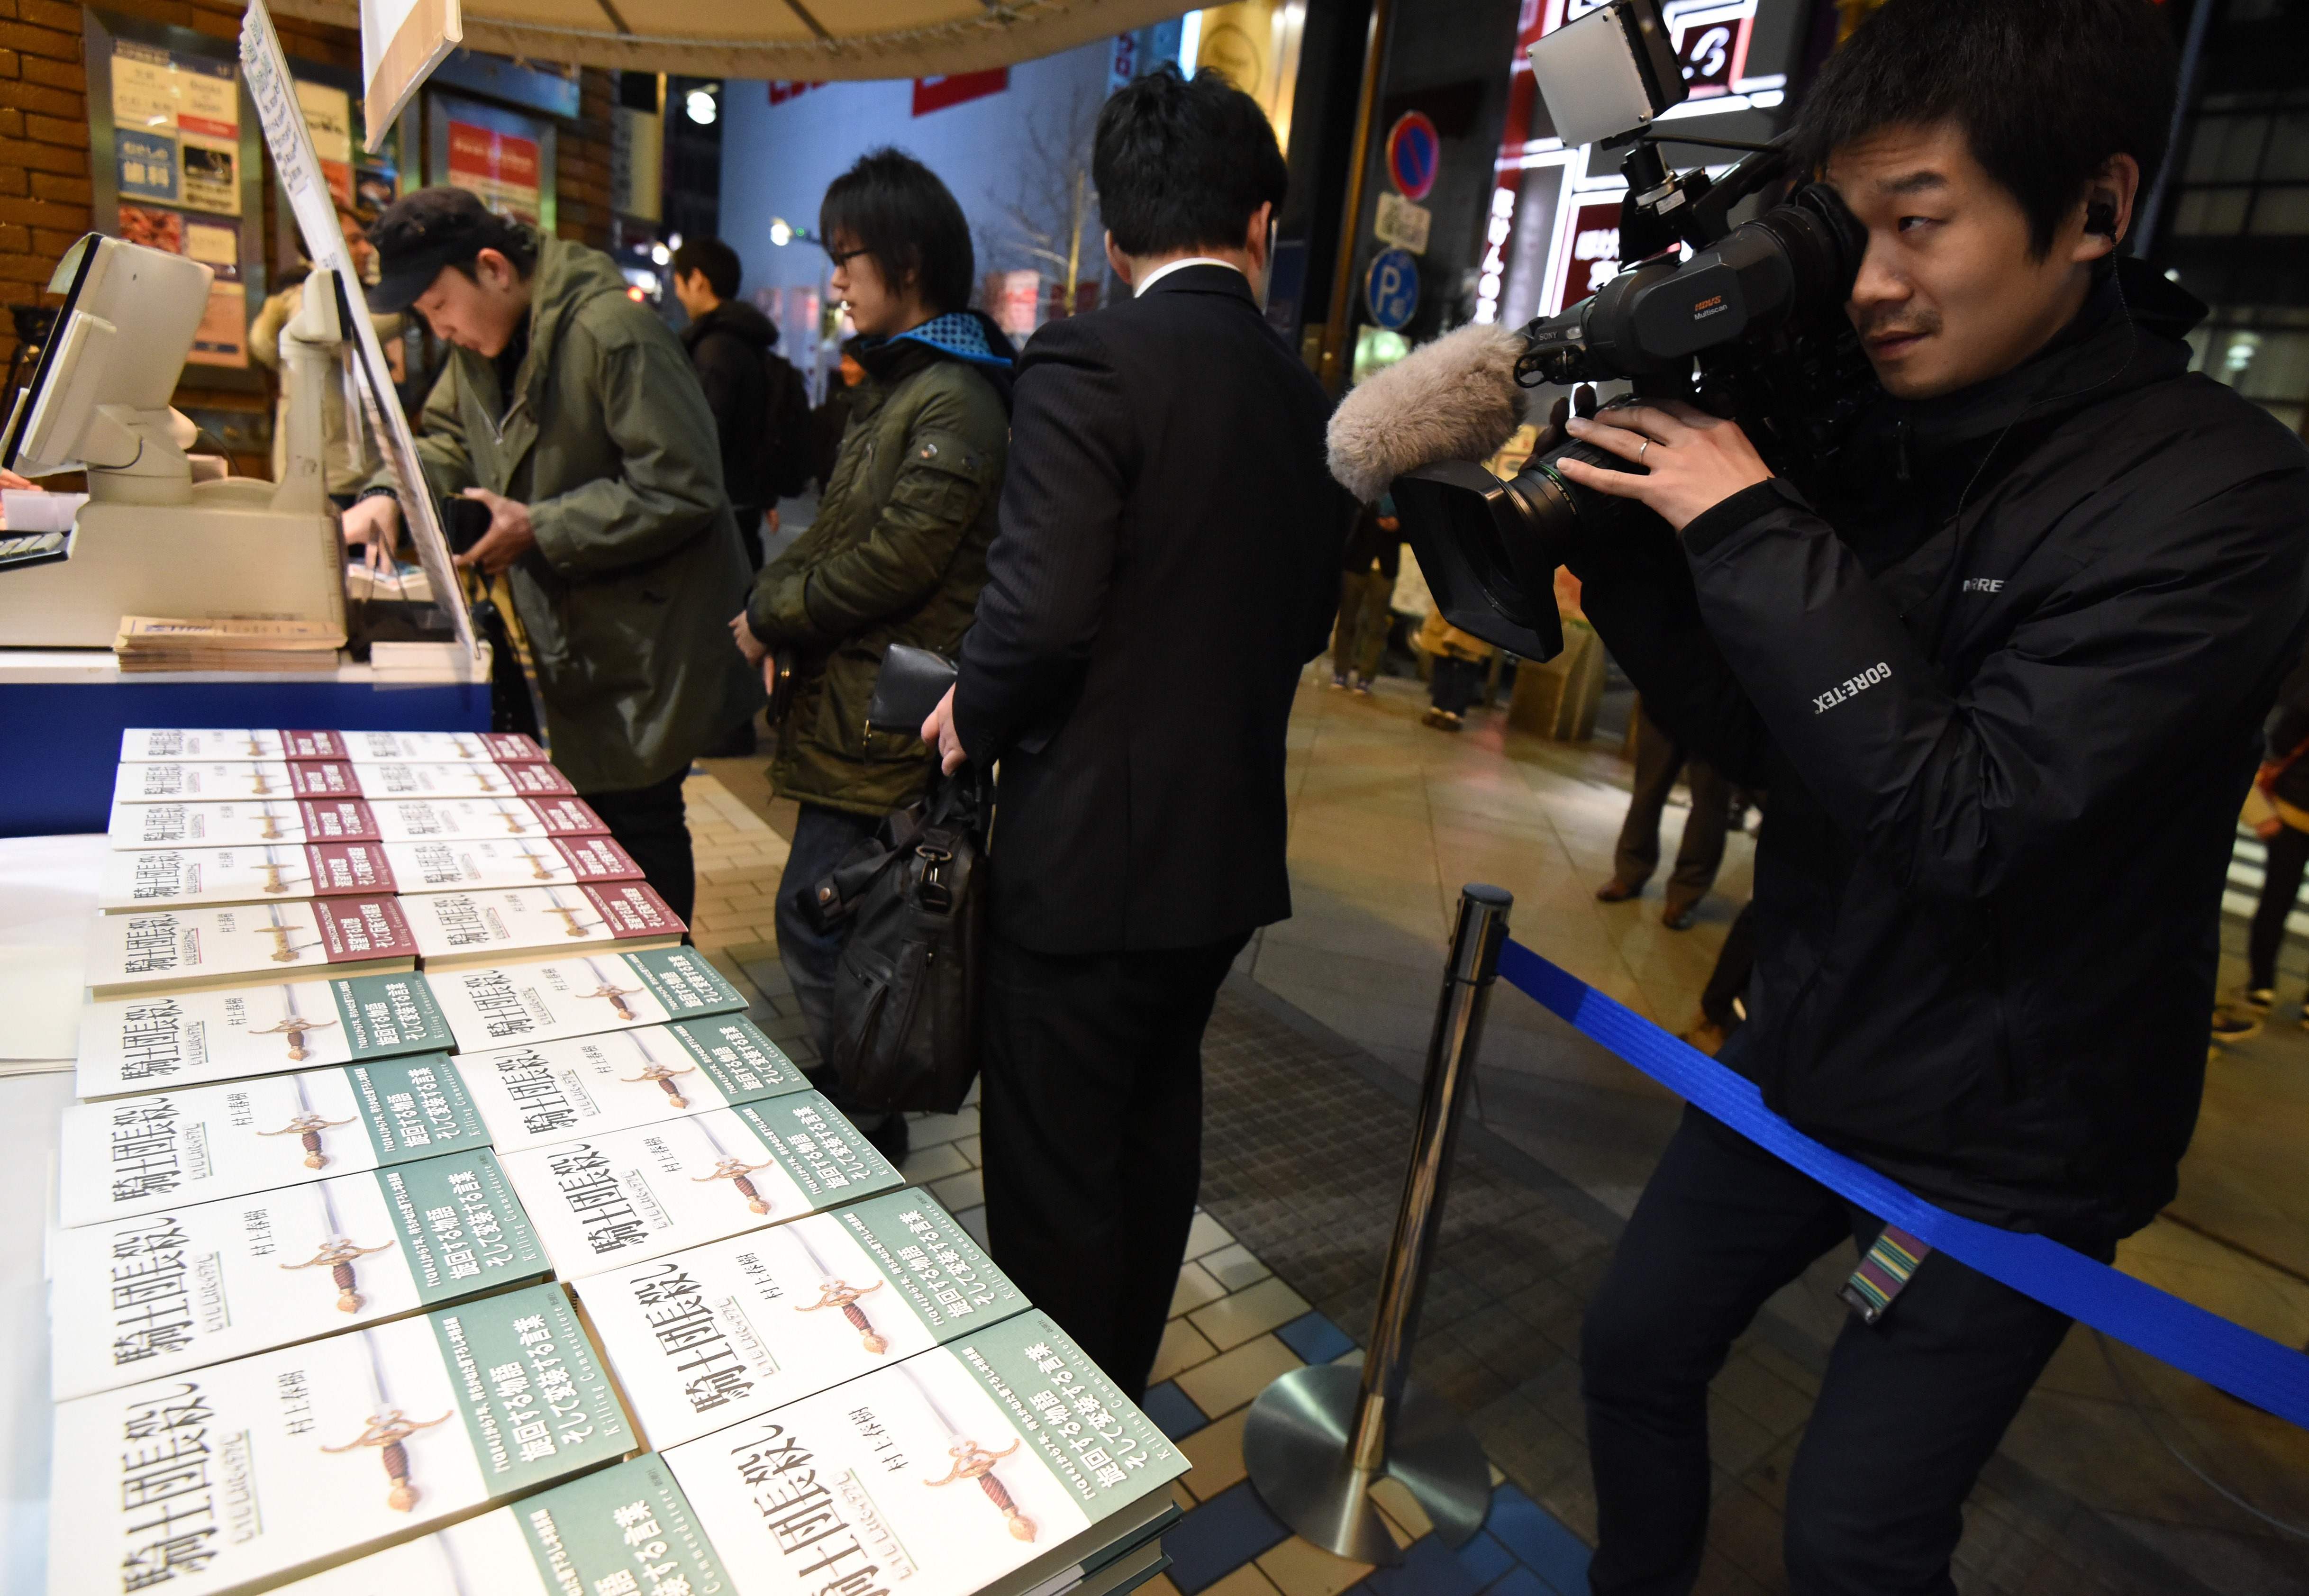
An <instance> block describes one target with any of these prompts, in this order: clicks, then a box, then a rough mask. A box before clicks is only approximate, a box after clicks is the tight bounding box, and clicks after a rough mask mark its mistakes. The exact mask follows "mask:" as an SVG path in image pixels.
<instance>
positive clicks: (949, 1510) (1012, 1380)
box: [664, 1309, 1187, 1596]
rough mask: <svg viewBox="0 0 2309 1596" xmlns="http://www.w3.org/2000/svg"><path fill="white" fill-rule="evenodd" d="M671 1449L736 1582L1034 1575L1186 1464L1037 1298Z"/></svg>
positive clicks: (744, 1587)
mask: <svg viewBox="0 0 2309 1596" xmlns="http://www.w3.org/2000/svg"><path fill="white" fill-rule="evenodd" d="M664 1456H665V1460H666V1462H667V1463H668V1464H670V1466H671V1468H672V1470H673V1477H674V1479H675V1480H678V1481H679V1482H680V1485H681V1488H682V1490H683V1491H684V1492H685V1493H687V1495H688V1497H689V1500H690V1503H691V1505H693V1506H694V1507H695V1508H696V1511H697V1519H698V1523H700V1524H702V1525H703V1526H704V1527H705V1533H706V1534H707V1535H708V1536H709V1537H710V1538H711V1539H712V1540H713V1544H714V1546H715V1548H716V1549H718V1550H719V1551H720V1552H721V1554H722V1564H723V1566H725V1567H727V1568H728V1569H729V1571H730V1574H731V1580H732V1582H733V1583H734V1588H735V1591H736V1592H737V1596H818V1593H819V1592H825V1591H828V1590H843V1589H853V1590H858V1591H881V1592H889V1593H890V1596H970V1593H972V1592H979V1591H982V1590H985V1589H986V1588H987V1587H989V1586H995V1585H998V1584H999V1586H1000V1587H1001V1588H1004V1589H1011V1590H1016V1589H1022V1588H1026V1587H1027V1586H1028V1585H1029V1584H1030V1583H1031V1582H1032V1581H1033V1580H1034V1579H1037V1578H1040V1577H1047V1575H1048V1574H1055V1573H1058V1572H1059V1571H1061V1570H1064V1569H1068V1568H1071V1567H1075V1566H1078V1565H1079V1564H1080V1563H1081V1562H1082V1560H1083V1558H1084V1557H1085V1556H1086V1555H1088V1554H1090V1553H1093V1552H1094V1551H1096V1550H1097V1549H1100V1548H1102V1547H1104V1546H1106V1545H1108V1544H1110V1543H1111V1542H1112V1541H1114V1540H1118V1539H1119V1538H1120V1537H1121V1535H1123V1534H1124V1533H1125V1532H1127V1531H1126V1529H1125V1526H1126V1524H1127V1523H1128V1522H1129V1520H1130V1518H1131V1517H1132V1515H1133V1514H1146V1513H1147V1512H1149V1511H1150V1510H1154V1511H1159V1509H1160V1508H1162V1507H1165V1506H1167V1505H1168V1503H1167V1502H1166V1501H1162V1500H1161V1499H1160V1498H1163V1497H1166V1496H1167V1494H1168V1492H1167V1489H1166V1488H1167V1487H1168V1486H1169V1484H1170V1482H1171V1481H1172V1480H1175V1479H1177V1478H1178V1477H1179V1476H1180V1475H1181V1474H1183V1473H1185V1472H1186V1471H1187V1461H1186V1459H1185V1458H1183V1457H1181V1456H1180V1454H1179V1451H1178V1448H1177V1447H1175V1446H1173V1445H1172V1444H1171V1442H1170V1441H1169V1440H1168V1439H1167V1438H1166V1437H1165V1436H1163V1432H1162V1431H1161V1430H1159V1429H1157V1428H1155V1425H1154V1423H1153V1421H1152V1420H1150V1419H1148V1418H1147V1417H1146V1415H1145V1414H1144V1413H1142V1412H1140V1411H1138V1410H1137V1408H1136V1407H1134V1406H1133V1405H1132V1404H1131V1403H1130V1402H1129V1400H1128V1399H1126V1398H1125V1397H1124V1396H1123V1394H1122V1393H1121V1392H1120V1391H1118V1390H1117V1389H1116V1388H1115V1386H1114V1385H1113V1383H1112V1382H1111V1381H1110V1380H1108V1379H1107V1377H1106V1376H1104V1375H1103V1374H1102V1373H1101V1372H1100V1371H1099V1368H1098V1366H1097V1365H1095V1364H1094V1363H1093V1362H1092V1361H1091V1359H1090V1358H1089V1357H1088V1355H1086V1354H1085V1352H1084V1351H1083V1350H1082V1349H1081V1348H1079V1347H1077V1346H1076V1345H1075V1344H1074V1342H1071V1341H1069V1340H1068V1338H1067V1336H1066V1333H1064V1332H1063V1331H1061V1330H1060V1329H1059V1327H1058V1325H1057V1324H1053V1323H1052V1322H1051V1319H1050V1317H1049V1316H1047V1315H1045V1314H1042V1313H1041V1312H1040V1311H1037V1310H1031V1309H1030V1310H1029V1311H1027V1312H1025V1313H1023V1314H1019V1315H1016V1316H1013V1317H1011V1318H1007V1319H1004V1320H1000V1321H999V1322H997V1323H995V1324H989V1325H986V1326H983V1327H982V1328H980V1329H977V1330H974V1331H973V1332H972V1333H970V1334H968V1335H967V1336H964V1337H962V1338H960V1339H958V1340H955V1341H951V1342H947V1344H946V1345H945V1346H943V1347H939V1348H937V1349H934V1350H930V1351H927V1352H921V1353H918V1354H916V1355H915V1356H914V1357H912V1358H909V1359H905V1360H904V1362H902V1363H896V1364H893V1365H891V1366H889V1367H886V1368H880V1369H877V1370H875V1371H874V1372H873V1373H872V1374H869V1375H862V1376H860V1377H859V1378H857V1379H855V1380H852V1381H850V1382H849V1383H848V1384H846V1385H837V1386H835V1387H834V1388H833V1389H831V1390H828V1391H821V1392H819V1393H817V1395H815V1396H807V1397H803V1398H802V1399H801V1400H800V1401H799V1402H789V1403H787V1404H786V1405H785V1406H783V1407H782V1408H779V1409H777V1410H775V1411H773V1412H769V1413H765V1414H764V1415H762V1416H760V1417H758V1418H755V1419H747V1420H745V1421H744V1422H743V1423H740V1424H736V1425H733V1426H731V1428H728V1429H724V1430H717V1431H715V1432H714V1433H713V1434H712V1435H710V1436H705V1437H704V1438H703V1439H700V1440H696V1441H691V1442H689V1443H688V1444H687V1445H680V1446H675V1447H672V1448H670V1449H669V1450H668V1451H667V1452H666V1453H665V1454H664ZM843 1582H849V1583H846V1584H845V1583H843Z"/></svg>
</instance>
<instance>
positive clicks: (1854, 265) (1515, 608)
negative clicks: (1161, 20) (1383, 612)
mask: <svg viewBox="0 0 2309 1596" xmlns="http://www.w3.org/2000/svg"><path fill="white" fill-rule="evenodd" d="M1530 55H1531V63H1532V69H1533V72H1534V73H1535V77H1536V79H1537V82H1538V86H1539V91H1540V93H1541V95H1542V96H1543V98H1544V99H1545V101H1546V104H1547V108H1548V112H1549V114H1550V116H1552V118H1553V120H1554V123H1555V127H1556V131H1557V133H1558V134H1560V135H1561V137H1562V139H1563V142H1565V143H1566V144H1578V143H1589V142H1596V143H1600V145H1601V146H1602V147H1603V148H1605V149H1613V148H1619V147H1624V148H1625V150H1626V155H1625V157H1624V158H1623V160H1621V172H1622V173H1623V174H1624V176H1625V177H1626V178H1627V184H1628V194H1627V197H1626V199H1625V200H1623V201H1622V202H1621V212H1620V240H1621V259H1622V260H1628V261H1634V262H1637V263H1638V264H1636V265H1634V266H1632V267H1631V268H1630V269H1629V270H1627V271H1624V272H1621V273H1620V274H1619V275H1618V276H1616V277H1614V278H1613V279H1612V280H1610V281H1609V282H1606V283H1605V284H1604V286H1603V287H1602V288H1601V289H1598V290H1597V291H1596V293H1594V294H1593V295H1591V296H1589V297H1588V298H1587V299H1585V300H1583V301H1581V302H1580V303H1579V304H1578V305H1577V306H1573V307H1572V308H1571V309H1570V310H1567V311H1565V312H1564V313H1563V314H1561V315H1557V316H1554V317H1552V318H1548V319H1544V320H1536V321H1534V322H1532V323H1531V324H1529V325H1528V326H1526V327H1525V328H1524V329H1523V334H1522V336H1523V339H1524V348H1523V350H1522V353H1521V355H1520V356H1519V357H1518V358H1517V360H1516V364H1515V382H1516V383H1517V384H1518V385H1519V386H1522V387H1533V386H1536V385H1537V384H1542V383H1557V384H1581V383H1593V382H1601V381H1609V380H1613V379H1621V378H1625V379H1629V380H1630V383H1631V385H1632V387H1633V390H1634V396H1635V397H1637V398H1639V399H1664V398H1673V399H1683V400H1688V401H1691V402H1692V403H1694V404H1697V405H1698V406H1699V407H1700V408H1701V409H1702V410H1707V411H1708V412H1709V413H1710V414H1712V415H1717V416H1725V417H1728V418H1733V419H1735V420H1737V421H1738V422H1739V423H1740V425H1741V427H1742V428H1743V430H1744V431H1746V433H1747V434H1748V436H1749V437H1750V438H1751V440H1752V441H1753V442H1754V444H1755V445H1756V448H1757V451H1758V453H1760V454H1761V455H1762V456H1763V457H1764V460H1765V461H1766V462H1767V463H1768V464H1769V465H1770V466H1771V467H1772V469H1773V470H1775V471H1777V472H1781V473H1784V474H1786V475H1788V476H1790V477H1792V478H1794V479H1796V480H1798V481H1800V482H1801V481H1803V480H1804V479H1806V478H1807V477H1812V476H1816V475H1818V474H1820V473H1821V472H1823V471H1824V470H1827V469H1828V468H1829V466H1830V465H1831V463H1832V462H1833V461H1834V458H1835V456H1836V454H1837V453H1838V450H1839V448H1840V447H1841V445H1842V444H1843V442H1844V439H1845V438H1846V436H1847V435H1848V433H1849V432H1850V430H1851V427H1852V424H1853V422H1854V421H1855V419H1856V418H1858V416H1859V414H1860V413H1861V411H1862V410H1863V409H1864V406H1865V404H1866V403H1867V401H1868V399H1869V397H1870V395H1871V394H1872V393H1873V392H1875V388H1876V382H1875V376H1874V374H1873V372H1872V369H1871V368H1870V367H1869V365H1868V360H1867V356H1866V353H1865V351H1864V349H1863V347H1862V345H1861V343H1860V340H1859V337H1858V335H1857V334H1856V333H1855V332H1854V330H1853V328H1852V326H1851V324H1850V323H1849V321H1848V320H1847V318H1846V315H1845V312H1844V305H1845V301H1846V299H1847V298H1850V296H1851V291H1852V283H1853V279H1854V277H1855V275H1856V273H1857V272H1858V271H1859V267H1860V260H1861V256H1862V254H1863V253H1864V250H1865V248H1866V245H1867V235H1866V231H1865V229H1864V228H1863V227H1862V226H1861V224H1860V222H1859V221H1858V220H1856V219H1855V217H1854V216H1853V215H1852V213H1851V212H1850V211H1848V210H1846V208H1845V205H1844V203H1843V201H1842V200H1841V199H1840V198H1838V195H1837V194H1836V192H1835V191H1834V190H1833V189H1830V188H1828V187H1827V186H1825V185H1821V184H1819V183H1813V182H1802V183H1799V184H1797V185H1795V186H1794V189H1793V191H1792V192H1791V193H1789V194H1787V196H1786V198H1785V199H1783V200H1782V201H1781V202H1780V203H1777V204H1775V205H1773V206H1771V207H1770V208H1769V209H1768V210H1767V211H1764V213H1763V214H1762V215H1760V216H1759V217H1757V218H1756V219H1755V220H1751V221H1747V222H1743V223H1741V224H1740V225H1738V226H1736V227H1735V226H1733V225H1732V224H1731V223H1730V221H1729V220H1728V218H1729V216H1730V213H1731V211H1732V210H1733V208H1734V207H1735V206H1736V205H1738V204H1739V203H1741V202H1742V201H1743V200H1746V199H1749V198H1750V197H1751V196H1753V195H1756V194H1760V193H1761V192H1763V191H1764V189H1765V188H1766V187H1767V186H1769V185H1771V184H1773V183H1776V182H1778V181H1780V180H1781V179H1782V178H1784V177H1786V176H1787V175H1788V174H1787V166H1788V157H1787V154H1786V135H1785V134H1783V135H1782V136H1781V137H1780V138H1779V139H1777V140H1775V141H1773V142H1771V143H1769V144H1763V145H1757V144H1736V143H1730V142H1727V141H1725V140H1720V139H1707V138H1700V137H1697V136H1693V135H1691V134H1672V135H1671V134H1665V133H1664V132H1662V131H1660V130H1659V129H1658V128H1657V126H1656V121H1657V118H1658V117H1659V116H1660V115H1661V113H1663V112H1665V110H1667V109H1668V108H1670V107H1672V106H1673V105H1675V104H1677V103H1678V102H1680V101H1682V99H1684V97H1685V94H1686V89H1685V86H1684V82H1683V79H1682V73H1681V72H1680V70H1679V69H1678V67H1677V65H1676V60H1675V56H1674V52H1673V49H1672V48H1671V47H1670V44H1669V34H1668V29H1667V26H1666V24H1665V22H1664V21H1663V19H1662V16H1661V13H1660V6H1659V0H1606V3H1605V4H1603V5H1600V6H1598V7H1596V9H1595V10H1593V11H1591V12H1589V13H1587V14H1586V15H1585V16H1583V17H1581V18H1579V19H1578V21H1576V22H1570V23H1569V24H1567V25H1565V26H1563V27H1561V28H1559V29H1557V30H1555V31H1554V32H1552V33H1551V34H1549V35H1548V36H1547V37H1546V38H1544V39H1541V40H1540V41H1539V42H1538V43H1537V44H1535V45H1534V46H1532V47H1531V51H1530ZM1666 142H1677V143H1689V144H1703V145H1714V146H1718V147H1723V148H1729V149H1738V150H1744V151H1748V153H1747V154H1746V156H1745V157H1744V159H1743V160H1740V161H1739V163H1738V164H1737V165H1735V166H1734V167H1733V168H1731V169H1730V170H1728V171H1726V172H1725V174H1724V175H1723V176H1722V177H1717V178H1710V177H1709V176H1708V173H1707V172H1705V171H1702V170H1693V171H1687V172H1672V171H1670V170H1669V169H1668V168H1667V166H1666V163H1665V160H1664V159H1663V158H1662V156H1661V153H1660V147H1661V145H1662V144H1663V143H1666ZM1680 246H1688V247H1689V250H1690V252H1691V253H1690V254H1689V256H1688V258H1681V259H1680V258H1679V254H1680V253H1681V247H1680ZM1414 358H1415V357H1414ZM1584 397H1585V396H1584V395H1583V398H1584ZM1566 458H1569V459H1572V460H1579V461H1586V462H1590V463H1592V464H1596V465H1599V466H1604V467H1605V468H1607V469H1610V470H1637V469H1639V468H1637V467H1634V466H1631V465H1630V464H1629V463H1628V462H1625V461H1622V460H1621V459H1620V458H1619V457H1618V456H1616V455H1612V454H1607V453H1604V452H1603V451H1602V450H1600V449H1596V448H1593V447H1590V446H1589V445H1587V444H1579V443H1571V442H1565V443H1561V444H1557V445H1555V446H1553V447H1551V448H1549V449H1547V450H1545V451H1544V452H1543V453H1538V454H1535V455H1534V456H1533V457H1532V459H1531V460H1530V462H1528V463H1527V464H1526V465H1525V467H1524V469H1523V470H1522V471H1521V472H1520V473H1519V474H1518V475H1517V476H1516V477H1515V478H1513V479H1510V480H1504V481H1503V480H1501V479H1499V478H1497V477H1494V476H1493V475H1492V473H1491V472H1490V471H1488V470H1484V469H1483V466H1481V465H1479V464H1477V463H1475V462H1473V461H1467V460H1446V461H1441V462H1435V463H1432V464H1427V465H1422V466H1419V467H1417V468H1416V469H1414V470H1409V471H1407V472H1405V473H1404V474H1403V475H1401V476H1399V477H1397V479H1396V480H1395V483H1394V487H1393V492H1394V496H1395V503H1396V507H1397V511H1398V512H1399V513H1401V515H1402V517H1403V524H1404V528H1405V533H1406V535H1407V536H1408V537H1409V538H1410V539H1411V544H1412V548H1413V550H1414V553H1415V554H1416V555H1417V556H1418V557H1419V564H1420V569H1421V571H1422V572H1423V574H1425V576H1426V578H1427V582H1428V585H1429V588H1430V589H1431V591H1432V592H1433V594H1434V596H1435V600H1436V602H1437V604H1438V605H1439V607H1440V608H1441V609H1442V611H1443V614H1444V617H1445V618H1446V619H1448V620H1449V621H1450V622H1451V623H1452V624H1453V625H1457V626H1459V627H1461V628H1463V629H1464V630H1466V631H1468V632H1472V633H1474V634H1475V635H1477V636H1479V637H1483V638H1485V639H1487V640H1488V641H1490V642H1492V643H1497V644H1499V645H1500V646H1501V647H1503V648H1506V649H1508V650H1509V651H1513V652H1515V653H1518V654H1520V655H1522V656H1524V657H1525V658H1527V659H1538V660H1544V659H1548V658H1551V657H1552V656H1553V655H1555V654H1556V653H1558V652H1560V651H1561V650H1562V647H1563V635H1562V629H1561V625H1560V623H1559V620H1558V618H1557V615H1556V611H1555V603H1554V572H1555V567H1556V566H1557V565H1561V564H1562V553H1563V550H1564V548H1566V546H1567V545H1568V543H1569V541H1570V539H1571V538H1572V536H1573V535H1574V533H1575V532H1578V531H1586V532H1587V534H1588V535H1593V534H1594V533H1596V532H1602V533H1604V534H1606V535H1613V534H1617V533H1621V532H1624V531H1630V530H1632V529H1631V527H1630V522H1632V521H1634V520H1635V519H1637V518H1650V517H1651V512H1650V511H1648V510H1647V509H1645V508H1644V507H1643V506H1642V505H1639V504H1637V503H1635V502H1633V501H1631V500H1626V499H1617V498H1613V497H1610V496H1606V495H1603V494H1598V493H1595V492H1592V491H1590V490H1588V489H1586V488H1582V487H1578V486H1576V485H1575V484H1573V483H1572V482H1571V481H1570V479H1568V478H1566V477H1565V476H1564V475H1563V474H1562V473H1561V472H1560V471H1559V470H1556V462H1558V461H1560V460H1563V459H1566ZM1654 519H1656V518H1654Z"/></svg>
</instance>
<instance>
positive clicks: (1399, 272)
mask: <svg viewBox="0 0 2309 1596" xmlns="http://www.w3.org/2000/svg"><path fill="white" fill-rule="evenodd" d="M1363 304H1364V305H1365V306H1368V307H1369V308H1370V310H1371V320H1372V322H1373V323H1374V324H1377V325H1379V326H1381V327H1384V328H1386V329H1387V330H1388V332H1402V331H1403V329H1404V326H1405V324H1406V323H1408V322H1409V321H1410V320H1411V318H1412V316H1413V315H1415V314H1416V313H1417V311H1418V309H1419V263H1418V262H1417V261H1415V260H1414V259H1412V256H1411V252H1410V251H1409V250H1407V249H1382V250H1380V251H1379V254H1376V255H1374V256H1373V257H1372V258H1371V270H1370V271H1369V272H1365V273H1364V274H1363Z"/></svg>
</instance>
